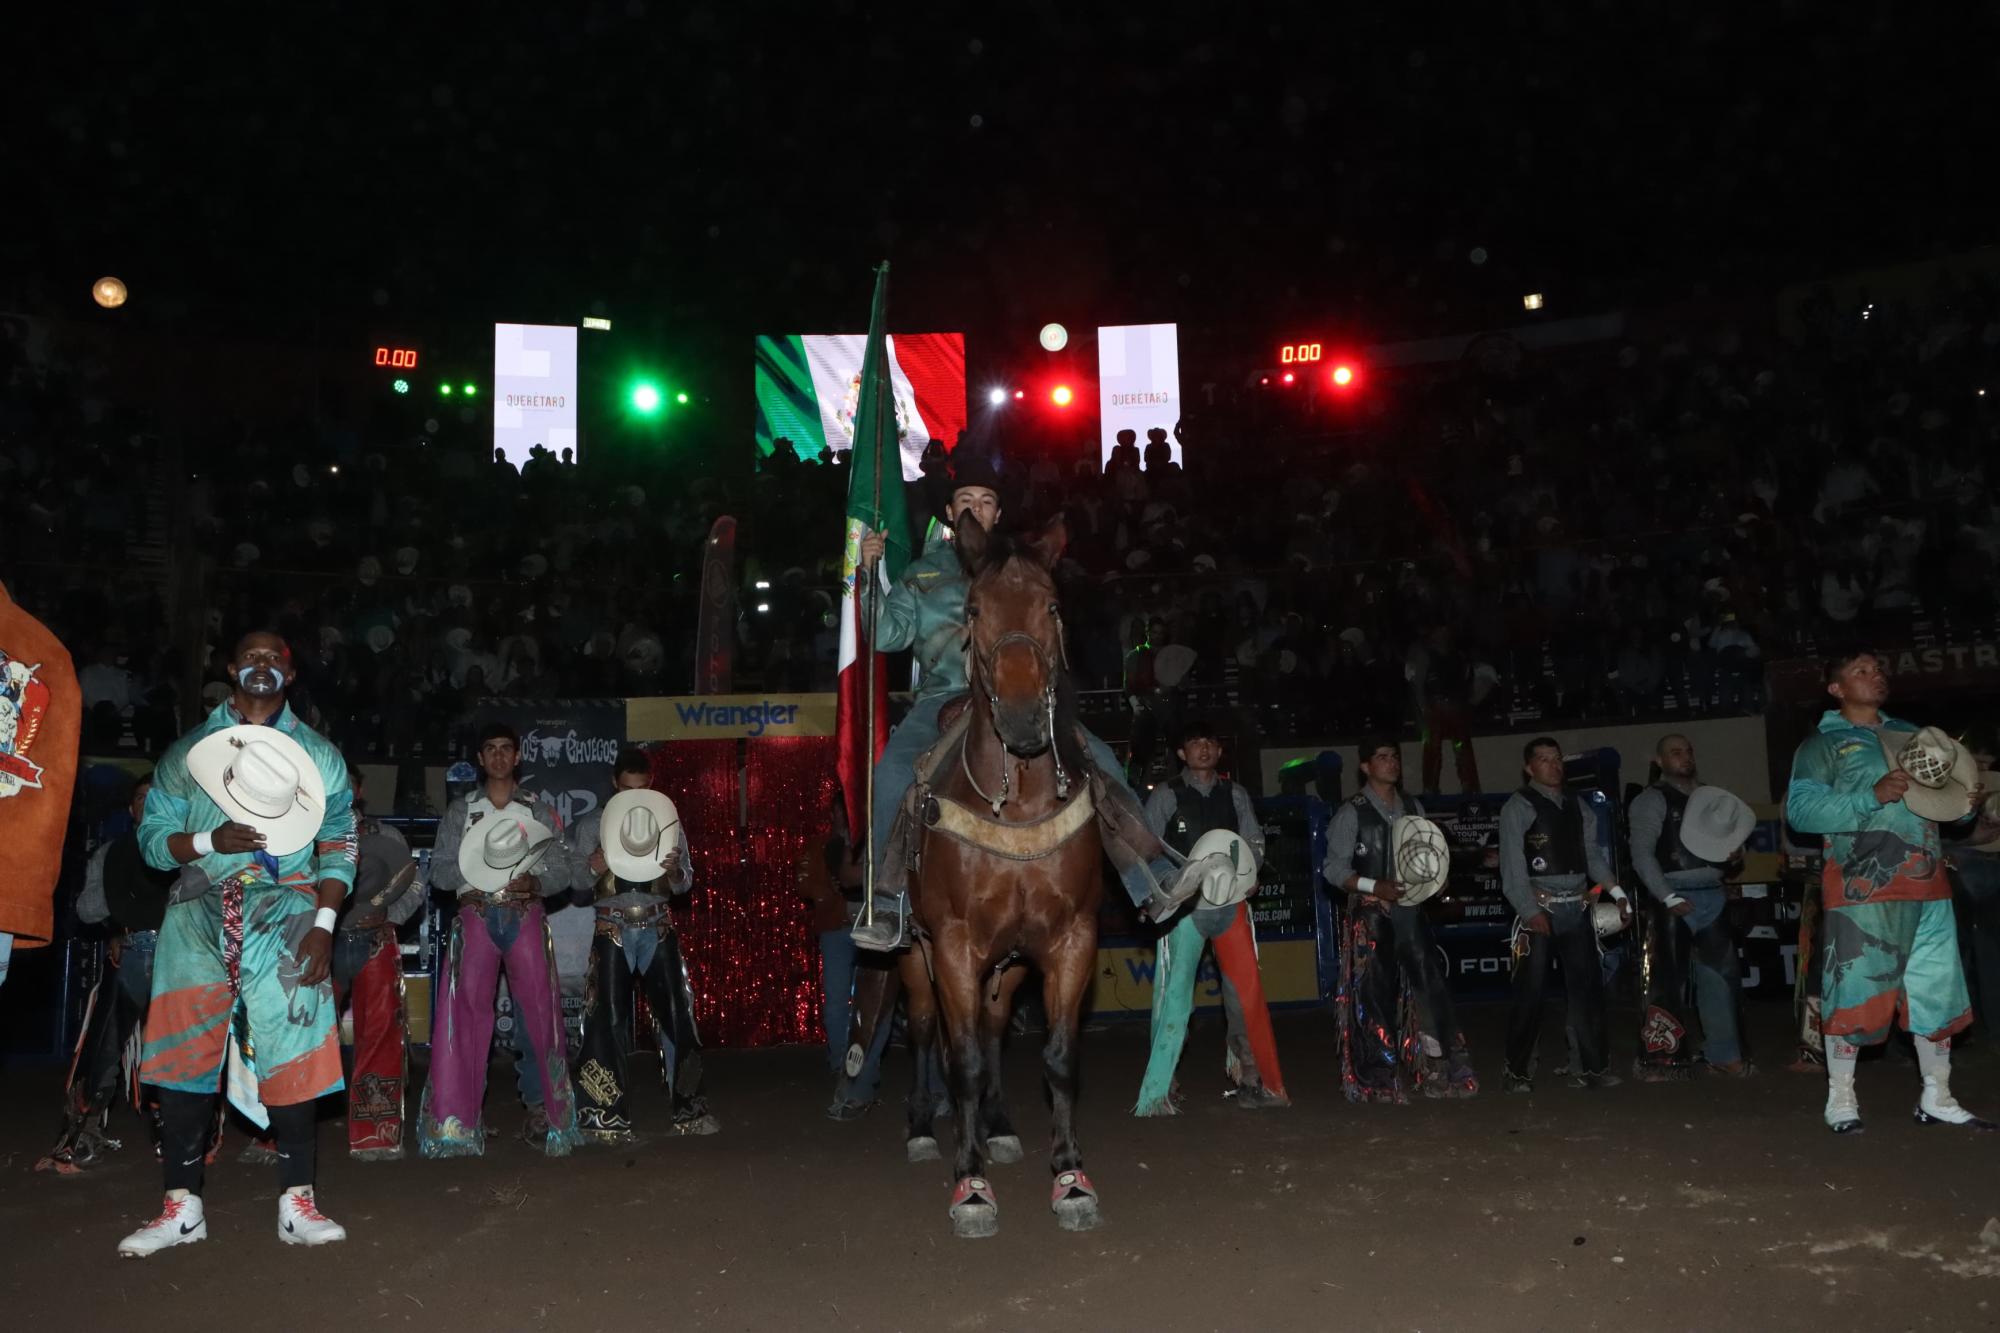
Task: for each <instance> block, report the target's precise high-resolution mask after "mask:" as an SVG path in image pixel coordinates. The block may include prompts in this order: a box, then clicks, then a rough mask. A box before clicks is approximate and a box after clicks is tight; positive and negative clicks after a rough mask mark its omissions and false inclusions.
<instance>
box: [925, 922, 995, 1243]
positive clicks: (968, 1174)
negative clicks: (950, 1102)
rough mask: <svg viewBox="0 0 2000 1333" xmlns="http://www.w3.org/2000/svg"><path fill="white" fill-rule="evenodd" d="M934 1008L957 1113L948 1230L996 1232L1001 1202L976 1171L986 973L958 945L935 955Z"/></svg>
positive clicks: (971, 1234) (945, 947) (970, 1234)
mask: <svg viewBox="0 0 2000 1333" xmlns="http://www.w3.org/2000/svg"><path fill="white" fill-rule="evenodd" d="M934 961H935V963H936V967H937V998H938V1009H939V1011H940V1014H941V1015H942V1017H943V1019H944V1030H945V1042H946V1045H947V1046H948V1047H949V1049H950V1062H951V1077H952V1093H953V1095H954V1097H955V1098H956V1100H957V1105H956V1106H955V1107H954V1108H953V1109H954V1110H955V1111H956V1112H957V1115H958V1155H957V1157H956V1158H955V1159H954V1161H953V1166H952V1175H953V1177H954V1183H953V1185H952V1195H951V1229H952V1232H953V1234H955V1235H959V1236H965V1237H968V1238H971V1237H979V1236H991V1235H993V1234H994V1233H995V1232H997V1231H998V1230H999V1229H1000V1203H999V1200H998V1199H997V1198H996V1197H995V1196H994V1193H993V1186H992V1184H991V1183H990V1182H988V1181H987V1179H986V1177H985V1176H984V1175H982V1174H981V1172H980V1162H979V1159H980V1133H979V1101H980V1090H981V1086H982V1084H983V1081H984V1077H985V1064H986V1062H985V1043H984V1042H983V1041H981V1039H980V1034H979V1021H980V993H979V988H980V982H981V980H982V974H983V973H984V971H985V969H984V968H983V967H982V966H981V965H980V961H979V960H975V959H972V958H970V957H968V954H967V950H965V949H964V948H963V947H962V946H960V947H953V946H952V945H949V944H946V945H942V946H940V947H938V948H937V949H936V950H935V951H934Z"/></svg>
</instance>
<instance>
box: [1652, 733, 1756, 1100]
mask: <svg viewBox="0 0 2000 1333" xmlns="http://www.w3.org/2000/svg"><path fill="white" fill-rule="evenodd" d="M1653 753H1654V759H1655V762H1657V763H1658V764H1659V768H1660V780H1659V781H1658V782H1657V783H1655V784H1654V785H1653V786H1650V787H1648V788H1647V789H1646V790H1645V791H1643V792H1641V793H1639V795H1638V796H1637V797H1635V798H1634V799H1633V801H1632V806H1631V809H1630V811H1629V812H1628V814H1627V821H1628V826H1629V828H1630V831H1631V846H1632V869H1633V872H1634V873H1635V874H1636V875H1637V876H1638V878H1639V883H1640V885H1641V886H1642V887H1643V888H1644V889H1645V891H1646V896H1647V897H1648V898H1649V899H1650V900H1651V901H1652V902H1653V903H1654V904H1655V906H1656V911H1657V910H1661V909H1663V910H1664V911H1665V912H1666V914H1667V916H1666V917H1665V919H1663V920H1661V921H1659V922H1658V923H1657V925H1656V927H1655V929H1654V931H1653V933H1652V934H1651V935H1650V936H1649V938H1648V941H1647V943H1648V945H1649V946H1653V947H1656V949H1657V952H1658V953H1659V955H1660V956H1659V957H1658V958H1656V960H1655V962H1656V966H1654V967H1653V968H1652V969H1651V971H1650V973H1649V976H1650V978H1651V980H1652V982H1653V984H1652V985H1651V986H1650V987H1649V988H1648V989H1649V994H1648V996H1647V1000H1646V1011H1645V1017H1644V1019H1643V1020H1642V1022H1641V1026H1640V1035H1639V1062H1638V1070H1639V1076H1640V1077H1641V1078H1647V1077H1649V1076H1652V1077H1656V1078H1657V1077H1664V1076H1665V1075H1666V1074H1668V1073H1670V1072H1674V1073H1678V1072H1682V1071H1685V1070H1686V1069H1688V1068H1689V1060H1688V1053H1689V1049H1690V1046H1691V1042H1690V1041H1689V1039H1688V1026H1687V1022H1686V1016H1685V1014H1684V1012H1683V1006H1682V1004H1681V998H1680V997H1681V996H1682V995H1683V994H1684V993H1685V991H1686V988H1687V981H1688V973H1689V971H1690V970H1692V972H1693V974H1694V988H1695V1001H1696V1008H1697V1010H1698V1011H1699V1013H1700V1015H1701V1032H1702V1055H1703V1058H1704V1059H1705V1060H1706V1061H1707V1063H1708V1067H1709V1069H1710V1070H1711V1071H1713V1072H1715V1073H1719V1074H1732V1075H1736V1076H1738V1077H1741V1076H1743V1075H1747V1074H1749V1073H1751V1072H1752V1067H1751V1065H1750V1064H1749V1062H1748V1061H1746V1060H1745V1059H1744V1058H1743V1044H1742V1036H1741V1033H1740V1032H1739V1030H1738V1027H1737V1016H1736V1014H1737V1007H1738V1003H1737V1000H1738V996H1739V994H1740V993H1741V985H1742V983H1741V980H1740V978H1739V975H1738V967H1737V959H1736V940H1735V937H1734V936H1733V935H1731V934H1730V931H1729V922H1728V920H1727V919H1726V917H1725V916H1724V909H1725V908H1726V907H1727V906H1728V904H1729V895H1728V892H1727V890H1725V889H1724V888H1723V880H1724V878H1725V875H1726V871H1727V869H1728V867H1729V865H1730V864H1731V863H1732V862H1734V861H1735V860H1736V859H1737V858H1738V857H1739V856H1740V855H1741V853H1742V850H1743V843H1744V841H1745V840H1746V839H1748V838H1749V836H1750V833H1751V831H1752V830H1753V829H1754V828H1755V827H1756V825H1757V816H1756V815H1755V814H1754V813H1753V812H1752V811H1751V809H1750V807H1749V806H1748V805H1747V804H1745V803H1744V802H1743V800H1742V798H1740V797H1738V796H1735V795H1733V794H1732V793H1730V792H1727V791H1724V790H1723V789H1722V788H1720V787H1705V786H1702V785H1701V781H1700V779H1699V777H1697V776H1696V773H1695V758H1694V742H1692V741H1690V740H1689V739H1688V738H1687V737H1686V736H1683V735H1681V734H1680V733H1678V732H1674V733H1670V734H1668V735H1665V736H1662V737H1660V739H1659V743H1658V744H1657V745H1655V746H1654V752H1653Z"/></svg>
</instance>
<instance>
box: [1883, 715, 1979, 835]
mask: <svg viewBox="0 0 2000 1333" xmlns="http://www.w3.org/2000/svg"><path fill="white" fill-rule="evenodd" d="M1881 736H1882V757H1883V758H1885V759H1887V760H1888V761H1889V768H1890V771H1892V772H1893V771H1895V770H1896V769H1901V770H1902V771H1903V772H1905V773H1907V774H1909V775H1910V787H1909V790H1908V791H1906V792H1904V793H1903V804H1904V805H1906V806H1908V807H1909V808H1910V810H1911V812H1912V813H1914V814H1917V815H1920V816H1922V817H1923V818H1925V819H1930V820H1935V821H1936V822H1938V823H1940V824H1949V823H1952V822H1953V821H1954V820H1959V819H1963V818H1965V817H1966V815H1968V814H1970V813H1971V812H1972V789H1973V787H1974V786H1976V785H1977V784H1978V782H1979V764H1978V761H1977V760H1975V759H1974V758H1973V757H1972V752H1971V751H1970V750H1968V749H1966V748H1965V747H1964V746H1963V745H1960V744H1959V743H1958V742H1957V741H1955V740H1953V739H1952V738H1951V737H1949V736H1947V735H1945V734H1944V732H1942V731H1939V730H1938V729H1937V728H1936V727H1924V728H1922V729H1920V730H1918V731H1917V732H1915V733H1914V734H1912V733H1910V732H1907V731H1884V732H1882V733H1881Z"/></svg>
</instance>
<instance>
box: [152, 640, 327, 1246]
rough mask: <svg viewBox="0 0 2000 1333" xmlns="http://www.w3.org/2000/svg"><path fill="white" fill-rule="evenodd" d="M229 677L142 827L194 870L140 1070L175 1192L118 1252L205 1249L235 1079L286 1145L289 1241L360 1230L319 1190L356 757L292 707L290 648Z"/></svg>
mask: <svg viewBox="0 0 2000 1333" xmlns="http://www.w3.org/2000/svg"><path fill="white" fill-rule="evenodd" d="M229 673H230V676H231V678H232V680H233V682H234V685H233V688H232V689H231V690H230V693H229V697H228V698H226V699H224V700H223V701H222V702H221V703H220V704H218V705H217V706H216V708H215V710H214V711H213V712H212V713H210V714H209V715H208V717H207V718H206V719H205V720H204V721H203V722H202V723H201V725H200V726H198V727H196V728H195V730H194V731H192V732H191V733H189V734H188V735H186V736H183V737H182V738H181V739H180V740H179V741H178V742H176V743H175V744H174V746H173V747H172V748H171V749H169V750H168V751H167V753H166V755H165V756H164V757H163V758H162V759H161V760H160V764H159V767H158V768H156V769H155V770H154V774H153V789H152V791H151V793H150V794H149V795H148V797H147V800H146V809H145V814H144V816H143V817H142V818H141V820H140V824H139V849H140V854H141V855H142V856H143V857H144V858H145V860H146V862H147V864H149V865H151V866H152V867H153V868H154V869H156V870H170V869H180V868H182V867H185V870H184V871H183V873H182V874H181V877H180V879H179V881H178V883H177V887H176V889H175V891H174V898H175V901H173V902H170V903H169V904H168V906H167V909H166V912H165V914H164V916H163V918H162V920H161V923H160V933H159V940H158V944H157V946H156V948H155V952H154V964H153V969H154V970H153V998H154V999H155V1000H156V1001H159V1002H160V1003H157V1004H155V1005H154V1006H153V1007H152V1008H151V1010H150V1011H149V1013H148V1019H147V1024H146V1044H145V1052H144V1055H143V1057H142V1062H141V1065H140V1070H139V1078H140V1080H141V1081H142V1082H146V1083H151V1084H153V1085H155V1086H156V1087H157V1088H158V1089H159V1093H160V1139H161V1153H160V1157H161V1162H162V1165H163V1167H164V1171H165V1176H166V1187H167V1197H166V1203H165V1205H164V1207H163V1208H162V1210H161V1212H160V1215H159V1216H158V1217H156V1218H154V1219H153V1220H152V1221H151V1222H149V1223H147V1224H146V1225H145V1226H143V1227H141V1228H140V1229H139V1230H137V1231H135V1232H133V1233H132V1234H131V1235H129V1236H127V1237H126V1238H125V1239H124V1240H123V1241H122V1242H120V1244H119V1246H118V1253H119V1254H120V1255H122V1256H125V1257H127V1258H145V1257H147V1256H149V1255H152V1254H156V1253H158V1252H159V1251H161V1250H163V1249H167V1248H169V1247H171V1246H175V1245H185V1244H188V1243H190V1242H193V1241H199V1240H203V1239H206V1238H207V1235H208V1220H207V1217H206V1216H205V1214H204V1211H203V1207H202V1199H201V1190H202V1174H203V1173H202V1165H203V1159H204V1156H205V1155H206V1152H207V1147H208V1144H207V1135H208V1133H209V1126H210V1124H211V1123H212V1122H213V1119H214V1108H215V1090H216V1087H217V1085H218V1084H219V1083H221V1082H222V1081H223V1075H224V1072H225V1070H226V1071H227V1075H228V1077H227V1083H228V1088H229V1097H230V1100H231V1102H233V1103H234V1104H235V1105H236V1106H237V1107H238V1109H240V1110H241V1111H242V1112H243V1113H244V1115H246V1116H247V1117H248V1118H249V1119H250V1120H251V1121H252V1122H253V1123H255V1124H257V1125H258V1126H260V1127H263V1126H268V1127H269V1128H270V1130H271V1132H272V1136H273V1137H274V1138H275V1139H276V1141H277V1147H278V1160H279V1179H280V1183H281V1184H282V1185H283V1187H284V1192H283V1193H282V1194H281V1195H280V1196H279V1199H278V1238H279V1239H280V1240H281V1241H283V1242H285V1243H286V1244H289V1245H324V1244H326V1243H328V1242H330V1241H338V1240H343V1239H345V1238H346V1235H347V1232H346V1230H345V1229H344V1228H342V1227H341V1226H340V1224H339V1223H337V1222H334V1221H331V1220H330V1219H328V1218H327V1217H326V1216H325V1215H324V1214H322V1213H321V1212H320V1211H319V1209H318V1207H317V1205H316V1204H315V1202H314V1196H313V1168H314V1164H315V1161H316V1144H315V1129H314V1123H313V1122H314V1115H313V1102H314V1101H315V1100H316V1099H318V1098H320V1097H323V1096H327V1095H328V1094H331V1093H334V1092H338V1091H339V1090H340V1088H341V1087H342V1083H343V1079H342V1076H341V1064H340V1039H339V1035H338V1033H337V1032H336V1031H335V1027H334V1020H335V1016H336V1005H335V1004H334V997H333V987H332V985H331V982H330V979H329V973H330V970H331V966H330V965H331V959H332V951H333V928H334V922H335V920H336V919H337V917H338V915H339V909H340V906H341V904H342V902H343V901H344V900H345V899H346V898H347V895H348V892H349V890H350V888H351V887H352V885H353V883H354V814H353V810H352V807H351V799H352V793H351V790H350V788H349V785H348V778H347V763H346V761H345V760H344V759H342V758H341V756H340V753H339V751H337V750H335V749H334V748H333V746H332V745H330V744H329V743H328V742H327V741H326V739H325V738H324V737H322V736H320V735H319V734H318V733H316V732H314V731H313V730H312V729H311V728H310V727H308V726H306V725H305V724H304V723H302V722H300V721H299V719H298V717H297V716H296V715H295V714H293V712H292V710H291V709H290V707H289V706H287V704H286V703H285V689H286V687H287V686H288V685H289V684H290V683H291V681H292V677H293V674H294V672H293V667H292V655H291V650H290V649H289V648H287V647H286V645H285V641H284V640H283V639H282V638H280V637H279V636H277V635H276V634H269V633H261V632H260V633H255V634H249V635H246V636H244V638H243V639H242V640H241V641H239V642H238V643H237V645H236V648H235V651H234V652H233V653H232V655H231V657H230V662H229ZM219 992H221V993H227V994H228V995H229V996H230V1003H229V1007H228V1011H227V1012H225V1013H222V1014H217V1013H216V1011H215V1001H214V999H213V997H214V996H215V995H216V994H217V993H219ZM191 1015H206V1017H190V1016H191ZM280 1071H282V1072H280Z"/></svg>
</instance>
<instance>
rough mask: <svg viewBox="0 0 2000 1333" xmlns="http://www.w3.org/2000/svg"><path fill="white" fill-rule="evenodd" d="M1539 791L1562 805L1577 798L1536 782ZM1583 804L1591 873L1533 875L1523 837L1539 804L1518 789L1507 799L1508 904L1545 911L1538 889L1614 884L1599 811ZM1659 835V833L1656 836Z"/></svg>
mask: <svg viewBox="0 0 2000 1333" xmlns="http://www.w3.org/2000/svg"><path fill="white" fill-rule="evenodd" d="M1533 786H1534V788H1535V790H1536V791H1537V792H1539V793H1541V795H1542V796H1543V797H1545V798H1546V799H1548V800H1551V801H1554V802H1555V803H1556V804H1557V805H1562V804H1563V803H1564V802H1566V801H1573V800H1576V797H1574V796H1570V795H1568V794H1566V793H1564V792H1561V791H1558V790H1556V789H1555V788H1553V787H1544V786H1542V784H1541V783H1539V782H1537V783H1535V784H1533ZM1582 804H1583V862H1584V864H1585V865H1586V866H1588V867H1589V869H1590V874H1589V875H1588V876H1587V877H1586V876H1583V875H1531V874H1529V873H1528V858H1527V856H1526V854H1525V853H1523V852H1522V850H1521V844H1522V840H1523V839H1524V838H1525V837H1526V836H1527V833H1528V830H1529V829H1530V828H1532V827H1534V823H1535V807H1534V806H1532V805H1530V804H1529V803H1528V798H1527V797H1526V796H1524V795H1522V794H1521V793H1520V792H1515V793H1514V794H1513V795H1512V796H1510V797H1508V798H1507V804H1505V805H1503V806H1501V807H1500V834H1499V837H1500V892H1501V893H1503V894H1505V895H1506V897H1507V903H1508V905H1509V906H1510V907H1512V908H1513V909H1514V910H1515V911H1516V912H1517V913H1519V914H1520V915H1522V916H1533V915H1534V914H1535V913H1536V912H1539V911H1541V910H1542V909H1541V907H1540V905H1539V904H1537V903H1536V901H1535V890H1536V889H1537V888H1542V889H1547V890H1550V891H1552V892H1555V893H1561V894H1569V893H1577V892H1581V891H1582V890H1583V889H1585V888H1588V887H1589V885H1588V884H1587V883H1586V882H1585V881H1586V879H1589V880H1594V881H1595V882H1597V883H1599V884H1607V885H1608V884H1612V883H1614V882H1616V880H1617V874H1616V872H1614V871H1613V870H1612V868H1611V858H1610V857H1609V856H1607V855H1606V854H1605V850H1604V846H1603V844H1602V843H1600V842H1599V841H1598V839H1597V810H1596V808H1595V807H1594V806H1592V805H1591V804H1590V802H1588V801H1585V802H1583V803H1582ZM1655 836H1657V835H1655Z"/></svg>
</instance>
